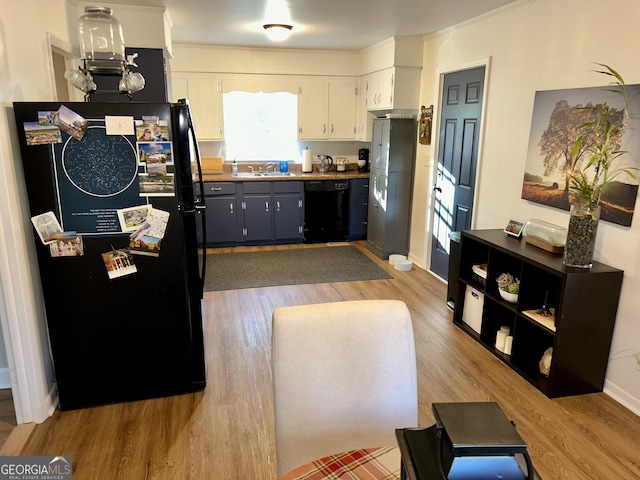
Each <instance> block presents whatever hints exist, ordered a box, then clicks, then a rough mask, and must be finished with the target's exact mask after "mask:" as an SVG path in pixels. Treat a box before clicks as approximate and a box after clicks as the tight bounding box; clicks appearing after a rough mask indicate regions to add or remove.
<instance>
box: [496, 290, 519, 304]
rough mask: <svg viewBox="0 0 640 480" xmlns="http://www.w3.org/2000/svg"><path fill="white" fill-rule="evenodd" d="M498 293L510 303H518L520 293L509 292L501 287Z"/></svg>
mask: <svg viewBox="0 0 640 480" xmlns="http://www.w3.org/2000/svg"><path fill="white" fill-rule="evenodd" d="M498 293H499V294H500V296H501V297H502V299H503V300H506V301H507V302H509V303H517V301H518V294H517V293H509V292H507V291H505V290H502V289H501V288H498Z"/></svg>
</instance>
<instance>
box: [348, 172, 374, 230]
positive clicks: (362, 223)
mask: <svg viewBox="0 0 640 480" xmlns="http://www.w3.org/2000/svg"><path fill="white" fill-rule="evenodd" d="M368 214H369V179H368V178H354V179H352V180H351V184H350V185H349V237H348V239H349V240H366V239H367V216H368Z"/></svg>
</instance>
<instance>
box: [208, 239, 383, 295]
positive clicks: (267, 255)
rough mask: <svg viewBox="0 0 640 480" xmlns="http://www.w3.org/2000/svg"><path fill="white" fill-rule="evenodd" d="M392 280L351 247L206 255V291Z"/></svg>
mask: <svg viewBox="0 0 640 480" xmlns="http://www.w3.org/2000/svg"><path fill="white" fill-rule="evenodd" d="M388 278H393V277H392V276H391V275H389V274H388V273H387V272H386V271H385V270H383V269H382V268H380V267H379V266H378V265H376V264H375V263H374V262H372V261H371V259H369V258H368V257H367V256H366V255H365V254H364V253H362V252H361V251H360V250H358V249H357V248H356V247H352V246H337V247H333V246H328V247H319V248H300V249H293V250H269V251H264V252H238V253H217V254H210V255H208V256H207V271H206V275H205V286H204V289H205V291H207V292H210V291H217V290H234V289H239V288H256V287H271V286H277V285H301V284H309V283H330V282H354V281H359V280H379V279H388Z"/></svg>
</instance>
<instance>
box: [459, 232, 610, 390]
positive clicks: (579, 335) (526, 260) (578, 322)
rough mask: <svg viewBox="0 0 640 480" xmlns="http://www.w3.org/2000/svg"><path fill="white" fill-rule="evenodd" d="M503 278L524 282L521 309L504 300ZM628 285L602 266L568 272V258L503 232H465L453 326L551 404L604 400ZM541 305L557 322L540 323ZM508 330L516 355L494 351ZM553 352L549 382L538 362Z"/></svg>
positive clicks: (542, 319)
mask: <svg viewBox="0 0 640 480" xmlns="http://www.w3.org/2000/svg"><path fill="white" fill-rule="evenodd" d="M477 265H484V267H485V269H486V270H485V271H486V279H483V278H482V277H481V276H478V275H477V271H478V270H477V269H478V267H476V268H475V269H474V268H473V267H474V266H477ZM474 270H475V271H474ZM501 273H511V274H512V275H513V276H514V277H516V278H518V279H519V280H520V289H519V295H518V297H517V301H516V303H510V302H508V301H505V300H503V299H502V298H501V296H500V295H499V292H498V285H497V283H496V279H497V278H498V276H499V275H500V274H501ZM622 277H623V271H622V270H619V269H617V268H613V267H610V266H608V265H604V264H602V263H598V262H594V263H593V266H592V267H591V268H590V269H579V268H568V267H565V266H564V265H563V264H562V255H557V254H552V253H549V252H547V251H545V250H542V249H540V248H538V247H535V246H533V245H529V244H527V243H526V242H525V240H521V239H518V238H514V237H510V236H508V235H506V234H505V233H504V232H503V231H502V230H468V231H463V232H462V235H461V241H460V267H459V275H458V288H457V293H456V299H455V307H454V315H453V322H454V323H455V324H456V325H457V326H458V327H460V328H461V329H462V330H464V331H465V332H466V333H468V334H469V335H470V336H472V337H473V338H475V339H476V340H477V341H478V342H480V343H481V344H482V345H483V346H484V347H486V348H487V349H488V350H489V351H491V352H492V353H493V354H494V355H496V356H497V357H498V358H500V359H501V360H502V361H503V362H504V363H505V364H507V365H508V366H509V367H511V368H512V369H513V370H514V371H516V372H517V373H518V374H520V375H521V376H522V377H524V378H525V379H526V380H527V381H529V382H530V383H531V384H532V385H534V386H535V387H536V388H538V389H539V390H540V391H541V392H542V393H544V394H545V395H547V396H548V397H551V398H553V397H562V396H569V395H580V394H586V393H593V392H599V391H602V388H603V385H604V377H605V373H606V370H607V362H608V357H609V350H610V346H611V337H612V335H613V326H614V323H615V318H616V313H617V310H618V300H619V297H620V288H621V286H622ZM470 293H471V294H472V295H473V296H470ZM545 299H546V302H545ZM472 302H474V303H475V304H472ZM478 302H480V303H481V304H480V303H478ZM465 303H468V305H465ZM543 304H545V305H547V306H548V307H551V309H553V311H554V315H553V316H552V317H546V318H545V317H544V316H542V315H538V313H540V312H539V310H540V309H541V307H542V305H543ZM465 308H467V309H468V311H467V313H466V314H465ZM503 326H504V327H508V328H509V331H510V336H512V337H513V338H512V346H511V352H510V354H506V353H504V352H503V351H501V350H499V349H498V348H496V335H497V332H498V331H499V330H500V328H501V327H503ZM549 347H552V348H553V356H552V360H551V365H550V368H549V370H548V372H545V373H548V375H547V374H542V373H541V371H540V370H541V369H540V367H539V362H540V360H541V359H542V356H543V354H544V353H545V351H546V350H547V349H548V348H549Z"/></svg>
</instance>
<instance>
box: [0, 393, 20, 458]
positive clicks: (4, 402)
mask: <svg viewBox="0 0 640 480" xmlns="http://www.w3.org/2000/svg"><path fill="white" fill-rule="evenodd" d="M15 426H16V412H15V410H14V407H13V396H12V394H11V389H10V388H3V389H0V446H1V445H3V444H4V442H5V441H6V440H7V438H8V437H9V435H10V434H11V431H12V430H13V429H14V428H15Z"/></svg>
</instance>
